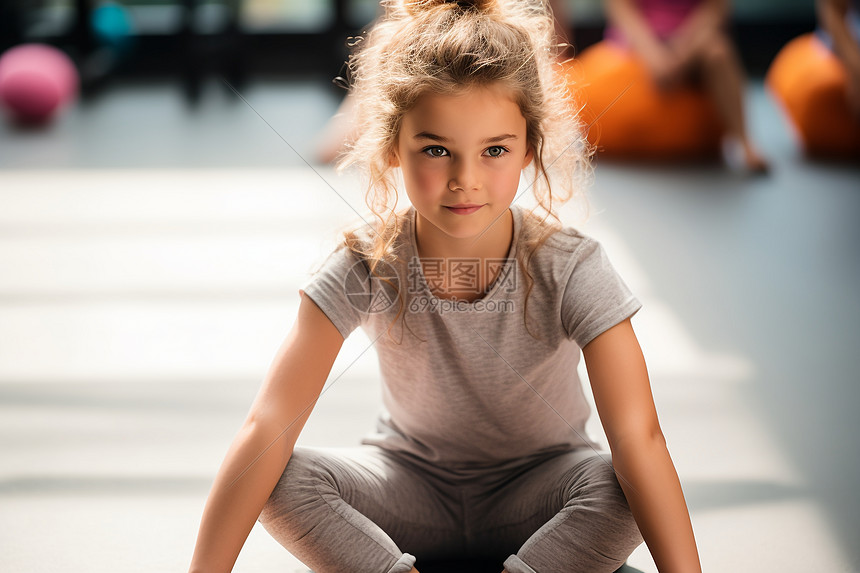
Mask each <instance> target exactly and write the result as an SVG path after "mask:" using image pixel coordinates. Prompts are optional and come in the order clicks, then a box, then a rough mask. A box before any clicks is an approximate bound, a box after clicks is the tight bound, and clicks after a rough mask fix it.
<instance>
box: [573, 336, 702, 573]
mask: <svg viewBox="0 0 860 573" xmlns="http://www.w3.org/2000/svg"><path fill="white" fill-rule="evenodd" d="M583 354H584V356H585V363H586V366H587V367H588V376H589V379H590V380H591V385H592V388H593V390H594V400H595V404H596V405H597V411H598V413H599V415H600V419H601V422H602V423H603V427H604V429H605V430H606V436H607V438H608V440H609V447H610V449H611V451H612V463H613V466H614V468H615V472H616V474H617V475H618V481H619V483H620V484H621V487H622V489H623V490H624V494H625V496H626V497H627V502H628V503H629V505H630V509H631V511H632V512H633V516H634V517H635V518H636V523H637V525H638V526H639V530H640V532H641V533H642V537H643V538H644V539H645V543H646V544H647V545H648V549H649V550H650V551H651V555H652V556H653V557H654V561H655V563H656V564H657V568H658V569H659V570H660V571H661V573H672V572H676V571H678V572H681V571H683V572H685V573H688V572H691V571H701V565H700V564H699V554H698V550H697V549H696V540H695V538H694V536H693V526H692V524H691V522H690V515H689V512H688V511H687V504H686V502H685V501H684V494H683V492H682V490H681V484H680V481H679V480H678V475H677V473H676V471H675V466H674V464H673V463H672V459H671V457H670V456H669V451H668V450H667V448H666V441H665V439H664V438H663V432H662V430H661V429H660V424H659V422H658V420H657V411H656V409H655V407H654V400H653V398H652V395H651V385H650V382H649V380H648V372H647V369H646V367H645V359H644V358H643V356H642V351H641V349H640V347H639V342H638V341H637V339H636V335H635V334H634V332H633V327H632V326H631V324H630V321H629V320H625V321H624V322H622V323H620V324H618V325H617V326H614V327H613V328H611V329H609V330H608V331H606V332H604V333H603V334H601V335H600V336H598V337H597V338H595V339H594V340H593V341H591V342H590V343H589V344H587V345H586V347H585V348H584V349H583Z"/></svg>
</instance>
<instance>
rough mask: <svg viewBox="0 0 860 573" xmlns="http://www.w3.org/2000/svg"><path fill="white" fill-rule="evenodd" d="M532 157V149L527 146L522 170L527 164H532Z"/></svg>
mask: <svg viewBox="0 0 860 573" xmlns="http://www.w3.org/2000/svg"><path fill="white" fill-rule="evenodd" d="M534 155H535V154H534V149H532V146H531V145H529V148H528V151H526V156H525V158H524V159H523V167H522V168H523V169H525V168H526V167H528V166H529V164H530V163H531V162H532V159H534Z"/></svg>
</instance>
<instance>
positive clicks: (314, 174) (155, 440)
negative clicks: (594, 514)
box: [0, 0, 860, 572]
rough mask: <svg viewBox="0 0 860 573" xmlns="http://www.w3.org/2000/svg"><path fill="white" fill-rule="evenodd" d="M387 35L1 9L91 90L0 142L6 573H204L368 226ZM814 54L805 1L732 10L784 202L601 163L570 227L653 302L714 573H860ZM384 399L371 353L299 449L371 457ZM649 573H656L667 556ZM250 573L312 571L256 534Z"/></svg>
mask: <svg viewBox="0 0 860 573" xmlns="http://www.w3.org/2000/svg"><path fill="white" fill-rule="evenodd" d="M564 6H565V8H567V10H566V15H565V19H566V25H567V28H568V29H569V30H570V33H571V40H572V43H573V44H574V47H575V49H576V51H577V52H581V51H583V50H585V49H587V48H588V47H589V46H591V45H594V44H596V43H597V42H599V41H600V40H601V38H602V34H603V30H604V27H605V24H606V21H605V17H604V10H603V7H602V6H601V3H600V2H599V1H597V0H570V1H568V2H567V3H566V4H564ZM376 11H377V4H376V3H375V2H373V1H372V0H361V1H359V0H353V1H348V0H336V1H335V0H329V1H325V0H315V1H313V2H309V1H299V0H245V1H239V0H234V1H230V2H214V1H213V2H208V1H206V2H204V1H199V2H197V1H188V2H168V1H139V2H132V1H129V2H122V3H102V2H91V1H87V0H77V1H72V0H64V1H60V0H58V1H38V0H28V1H26V2H25V1H23V0H4V1H3V2H2V3H0V54H2V53H4V52H6V51H7V50H9V49H11V48H13V47H15V46H19V45H21V44H29V43H37V44H43V45H48V46H52V47H53V48H56V50H57V51H59V52H60V53H61V54H64V55H65V57H66V58H67V60H63V59H62V58H59V59H56V58H55V59H54V60H50V62H48V63H45V64H42V63H40V64H39V66H38V70H41V71H44V70H45V69H47V68H44V67H43V66H48V65H50V66H53V67H51V69H53V70H57V71H56V74H63V73H65V74H67V75H66V76H63V77H65V78H66V80H65V81H66V84H65V85H67V88H68V89H67V90H66V91H65V92H62V94H64V95H62V97H60V98H59V100H57V101H58V102H59V103H58V104H57V108H56V110H55V111H54V112H52V113H51V114H49V117H48V118H47V119H46V120H44V121H40V122H31V121H28V122H22V121H18V120H16V119H15V118H14V117H13V115H12V114H11V113H9V110H8V109H4V113H5V115H4V117H3V121H2V123H0V460H2V461H0V570H3V571H27V572H32V571H56V570H64V571H82V572H83V571H87V572H95V571H108V570H111V571H117V570H119V571H181V570H185V569H186V568H187V566H188V563H189V560H190V557H191V551H192V549H193V543H194V539H195V537H196V532H197V526H198V524H199V519H200V515H201V513H202V509H203V503H204V501H205V497H206V494H207V491H208V488H209V486H210V484H211V480H212V478H213V476H214V474H215V472H216V470H217V468H218V466H219V464H220V461H221V459H222V458H223V455H224V453H225V452H226V449H227V446H228V445H229V442H230V440H231V438H232V436H233V435H234V433H235V432H236V431H237V430H238V428H239V426H240V425H241V423H242V421H243V419H244V416H245V413H246V412H247V409H248V407H249V405H250V403H251V400H252V399H253V397H254V395H255V393H256V390H257V388H258V385H259V383H260V381H261V380H262V378H263V376H264V375H265V373H266V370H267V368H268V365H269V363H270V361H271V360H272V357H273V356H274V354H275V351H276V350H277V348H278V346H279V345H280V343H281V342H282V340H283V338H284V336H285V335H286V333H287V331H288V330H289V328H290V326H291V324H292V321H293V318H294V316H295V312H296V309H297V307H298V295H297V288H298V287H299V285H300V284H301V283H302V282H303V281H304V280H305V279H306V277H307V276H308V275H309V272H310V271H311V269H312V268H313V266H314V265H315V264H316V263H318V262H320V260H321V258H322V257H323V256H324V255H325V254H326V253H327V252H328V251H329V250H330V249H331V247H332V246H334V244H335V242H336V240H337V232H338V230H340V229H342V228H343V227H344V226H345V225H346V224H348V223H349V222H351V221H353V220H355V219H356V218H357V216H356V210H357V211H361V212H363V211H364V208H363V200H362V196H361V189H360V184H359V181H358V180H357V179H356V177H355V176H353V175H351V174H349V173H347V174H343V175H339V174H336V173H335V172H334V170H333V169H332V168H331V167H330V166H329V165H328V164H326V163H324V162H322V161H320V160H319V149H320V146H321V145H323V144H324V143H325V139H326V136H325V135H324V133H325V131H326V129H327V126H329V120H330V119H331V118H332V116H333V115H334V114H335V112H336V110H337V109H338V106H339V104H340V103H341V101H342V99H343V97H344V96H345V89H344V88H343V87H342V86H341V85H339V84H341V83H342V82H339V81H336V80H335V78H337V77H338V76H341V75H343V74H344V73H345V68H344V66H343V62H344V59H345V57H346V55H347V53H348V48H347V39H348V38H349V37H351V36H354V35H357V34H360V33H361V31H362V29H363V28H364V27H365V26H366V25H367V24H368V23H369V22H370V21H371V20H372V19H373V18H374V16H375V15H376ZM815 26H816V16H815V8H814V5H813V2H812V1H811V0H742V1H741V0H736V1H735V2H734V3H733V5H732V12H731V35H732V38H733V39H734V40H735V42H736V45H737V47H738V50H739V53H740V56H741V59H742V61H743V64H744V66H745V68H746V71H747V74H748V78H747V82H746V85H745V88H744V89H745V91H744V100H745V102H746V106H747V116H748V123H749V130H750V132H751V134H752V136H753V137H754V139H755V140H756V141H757V142H758V144H759V147H760V148H761V150H762V152H763V153H764V154H765V155H766V156H767V157H768V159H769V161H770V163H771V171H770V173H769V174H768V175H766V176H762V177H749V176H746V175H745V174H743V173H737V172H735V171H733V170H730V169H727V168H725V167H724V166H723V165H721V164H719V162H716V163H715V162H695V163H683V164H676V163H673V164H671V165H667V164H664V163H653V162H643V161H624V160H619V159H615V160H610V158H604V157H603V156H600V155H598V157H597V158H596V160H595V176H594V181H593V184H592V185H591V187H590V189H589V194H590V200H591V205H592V209H591V216H590V217H589V218H588V219H587V220H586V219H584V218H583V217H581V213H580V211H579V210H577V209H576V208H574V207H573V206H571V207H570V208H566V210H565V211H563V213H562V214H563V216H564V218H565V220H566V222H568V223H569V224H575V225H577V226H579V227H581V228H583V229H584V230H585V231H586V232H588V233H590V234H592V235H594V236H595V237H597V238H598V239H600V240H601V241H602V242H603V243H604V245H605V246H606V247H607V250H608V252H609V254H610V256H611V258H612V260H613V262H614V264H615V265H616V267H618V269H619V271H620V272H621V274H622V275H623V276H624V277H625V280H626V281H627V282H628V284H629V285H630V287H631V288H632V289H633V291H634V292H635V293H636V294H637V295H638V296H639V297H640V299H641V300H642V301H643V303H644V309H643V311H642V312H640V314H639V315H637V317H636V319H635V320H634V325H635V326H636V328H637V333H638V334H639V337H640V341H641V343H642V346H643V348H644V349H645V353H646V357H647V358H648V363H649V370H650V373H651V377H652V383H653V387H654V394H655V398H656V400H657V403H658V408H659V411H660V416H661V421H662V424H663V427H664V431H665V433H666V435H667V438H668V441H669V446H670V450H671V451H672V454H673V457H674V459H675V462H676V465H677V467H678V470H679V474H680V476H681V479H682V482H683V484H684V488H685V492H686V494H687V499H688V503H689V505H690V509H691V514H692V518H693V523H694V527H695V529H696V534H697V538H698V540H699V545H700V552H701V555H702V562H703V565H704V566H705V570H710V571H778V572H788V571H803V572H806V571H860V550H858V543H857V541H858V539H860V517H858V515H860V503H858V501H857V500H858V498H857V495H856V484H857V483H860V459H858V455H860V450H858V447H857V439H858V437H860V423H858V419H860V418H858V416H857V415H856V408H857V407H858V405H860V374H858V373H860V359H858V352H857V349H858V348H859V347H860V344H858V343H860V328H858V319H860V305H858V303H857V293H858V292H860V232H858V229H860V226H858V225H857V218H858V216H860V169H858V162H857V160H856V157H855V158H853V159H852V158H849V159H848V160H845V159H843V160H840V161H830V160H822V159H812V158H810V157H808V156H807V155H806V154H805V153H804V151H803V148H802V145H801V143H800V141H799V140H798V138H797V134H796V133H795V131H794V130H793V128H792V127H791V126H790V125H789V124H788V122H787V121H786V119H785V117H784V115H783V114H782V112H781V109H780V106H779V104H778V103H777V102H776V101H775V100H774V98H773V95H772V93H771V92H770V91H769V90H768V88H767V87H766V86H765V81H764V78H765V74H766V73H767V71H768V69H769V67H770V66H771V65H772V62H773V61H774V58H775V57H776V55H777V53H778V52H779V51H780V50H781V49H782V48H783V47H784V46H785V45H786V43H788V42H789V41H790V40H792V39H793V38H796V37H797V36H799V35H801V34H804V33H808V32H810V31H812V30H813V29H815ZM54 55H56V54H55V53H54ZM52 57H53V56H52ZM40 61H41V60H40ZM45 61H46V62H47V61H48V60H45ZM0 70H2V68H0ZM64 70H65V71H64ZM69 70H72V71H73V73H72V72H70V71H69ZM0 82H2V72H1V71H0ZM49 104H50V102H49ZM524 203H527V200H524ZM583 374H584V373H583ZM378 393H379V387H378V379H377V367H376V364H375V356H374V353H373V349H372V347H371V345H370V341H369V340H368V339H367V338H366V337H365V336H364V334H363V333H362V332H356V333H354V334H353V335H352V336H350V338H349V339H348V340H347V342H346V344H345V346H344V350H343V351H342V353H341V355H340V357H339V358H338V362H337V363H336V365H335V368H334V369H333V371H332V375H331V378H330V380H329V385H328V386H327V390H326V392H325V394H324V395H323V398H322V399H321V401H320V403H319V404H318V405H317V407H316V411H315V413H314V415H313V416H312V417H311V419H310V421H309V423H308V425H307V427H306V428H305V431H304V433H303V434H302V437H301V439H300V443H305V444H315V445H335V446H349V445H354V444H356V443H357V442H358V440H359V438H360V437H361V435H363V434H364V433H366V432H367V431H368V430H369V429H370V428H371V427H372V424H373V421H374V418H375V416H376V413H377V410H378V408H379V399H378ZM591 431H592V433H593V434H594V435H595V436H597V437H598V439H600V434H601V428H600V425H599V422H598V421H597V420H596V419H595V420H592V424H591ZM629 563H630V565H631V567H633V568H634V569H635V570H639V571H643V572H653V571H656V569H655V568H654V565H653V562H652V561H651V560H650V556H649V555H648V552H647V549H646V548H645V547H644V546H643V547H640V549H639V550H637V552H636V553H634V555H633V556H632V557H631V560H630V562H629ZM236 571H303V569H302V567H301V565H300V564H299V563H298V562H297V561H296V560H295V559H293V558H292V557H290V556H289V555H288V554H286V552H285V551H284V550H283V549H281V548H280V547H279V546H278V545H277V544H276V543H275V542H274V541H272V540H271V538H269V537H268V535H267V534H266V533H265V532H264V531H262V530H260V529H259V528H256V529H255V530H254V531H253V532H252V534H251V536H250V538H249V540H248V543H247V544H246V547H245V549H244V550H243V553H242V555H241V556H240V558H239V561H238V563H237V566H236Z"/></svg>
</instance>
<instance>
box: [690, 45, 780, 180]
mask: <svg viewBox="0 0 860 573" xmlns="http://www.w3.org/2000/svg"><path fill="white" fill-rule="evenodd" d="M695 55H696V59H697V60H698V63H699V64H700V68H699V69H700V70H701V76H702V81H703V83H704V85H705V88H706V89H707V91H708V93H709V94H710V96H711V99H712V100H713V102H714V105H715V106H716V108H717V112H718V113H719V114H720V117H721V119H722V120H723V123H724V125H725V127H726V135H727V137H728V140H727V146H728V147H729V149H728V152H731V146H736V147H738V148H739V152H740V153H739V154H740V156H741V157H740V159H741V161H742V162H743V166H744V167H745V168H746V169H749V170H750V171H753V172H763V171H766V170H767V169H768V164H767V161H766V160H765V158H764V157H763V156H762V155H761V153H760V152H759V151H758V149H756V146H755V145H754V144H753V143H752V140H751V139H750V137H749V133H748V132H747V126H746V118H745V115H744V103H743V97H744V72H743V67H742V65H741V62H740V58H739V57H738V55H737V52H736V50H735V48H734V46H733V45H732V42H731V40H730V39H729V38H728V37H727V36H726V35H725V34H723V33H715V34H712V35H709V40H708V41H707V42H703V43H701V44H699V45H698V46H697V47H696V54H695ZM731 159H732V158H731V157H727V160H729V161H731Z"/></svg>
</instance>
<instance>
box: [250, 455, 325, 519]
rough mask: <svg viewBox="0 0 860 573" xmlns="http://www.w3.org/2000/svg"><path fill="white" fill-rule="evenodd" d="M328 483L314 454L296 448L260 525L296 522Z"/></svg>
mask: <svg viewBox="0 0 860 573" xmlns="http://www.w3.org/2000/svg"><path fill="white" fill-rule="evenodd" d="M325 482H326V480H325V476H324V475H323V474H322V472H320V471H319V469H318V467H317V464H315V463H314V462H313V455H312V454H310V453H308V452H306V451H305V450H303V449H302V448H296V449H295V450H294V451H293V454H292V455H291V456H290V459H289V461H288V462H287V465H286V467H285V468H284V472H283V473H282V474H281V477H280V478H279V479H278V483H277V484H275V487H274V489H273V490H272V492H271V494H270V495H269V499H267V500H266V503H265V505H264V506H263V509H262V511H261V512H260V517H259V518H258V519H259V521H260V523H262V524H263V525H267V526H268V525H269V524H272V523H276V522H286V521H295V519H293V518H294V517H296V516H298V515H300V514H301V513H303V512H305V511H308V510H309V509H310V507H311V506H312V505H313V503H314V501H315V500H318V499H319V498H320V493H319V485H320V484H324V483H325Z"/></svg>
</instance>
